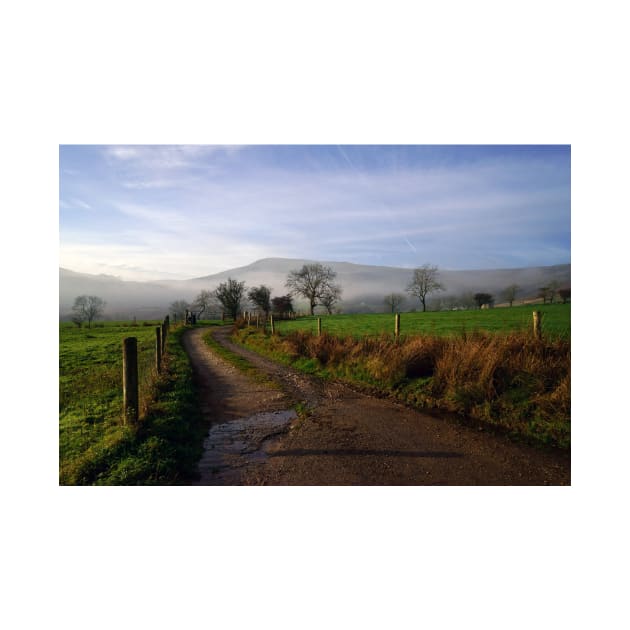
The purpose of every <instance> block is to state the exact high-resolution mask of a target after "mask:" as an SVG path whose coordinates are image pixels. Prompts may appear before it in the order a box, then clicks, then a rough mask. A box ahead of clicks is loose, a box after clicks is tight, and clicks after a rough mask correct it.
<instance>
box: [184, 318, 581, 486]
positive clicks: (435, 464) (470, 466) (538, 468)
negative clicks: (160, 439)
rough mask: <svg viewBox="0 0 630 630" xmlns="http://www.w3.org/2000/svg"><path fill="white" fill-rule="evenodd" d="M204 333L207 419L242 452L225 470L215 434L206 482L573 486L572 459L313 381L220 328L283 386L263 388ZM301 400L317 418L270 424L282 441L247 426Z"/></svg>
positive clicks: (192, 341)
mask: <svg viewBox="0 0 630 630" xmlns="http://www.w3.org/2000/svg"><path fill="white" fill-rule="evenodd" d="M205 332H206V330H204V329H195V330H192V331H190V333H187V334H186V335H185V336H184V340H185V342H184V343H185V346H186V348H187V350H189V346H190V350H189V354H190V356H191V361H192V362H193V367H194V369H195V374H196V376H197V378H198V382H199V383H200V386H201V394H202V399H203V400H204V402H203V404H204V413H205V412H206V411H207V413H208V414H209V417H210V419H211V421H212V423H213V426H214V427H216V426H222V425H225V424H227V423H232V427H233V428H234V431H233V432H231V433H230V431H228V433H230V435H229V436H228V438H227V442H228V443H229V441H230V440H232V443H236V447H237V448H236V449H233V451H232V453H231V454H230V455H229V456H226V457H224V460H222V462H223V464H225V465H224V466H219V465H218V464H217V463H216V460H217V458H216V457H215V459H213V454H212V453H213V451H215V454H216V447H214V448H212V445H211V442H212V440H211V439H210V438H211V437H212V436H211V435H210V434H211V433H212V431H213V428H212V427H211V429H210V433H209V438H208V439H207V440H206V442H207V448H206V452H205V455H204V458H205V459H204V458H202V462H201V463H200V473H201V480H200V482H199V483H228V484H270V485H569V484H570V467H571V466H570V455H569V454H566V453H557V452H545V451H541V450H539V449H535V448H532V447H528V446H525V445H521V444H515V443H513V442H511V441H510V440H509V439H508V438H507V437H504V436H497V435H492V434H489V433H487V432H485V431H481V430H475V429H473V428H470V427H468V426H462V425H458V424H457V423H454V422H451V421H448V420H445V419H442V418H436V417H433V416H430V415H427V414H425V413H421V412H419V411H416V410H414V409H410V408H408V407H406V406H404V405H402V404H400V403H397V402H394V401H391V400H388V399H381V398H375V397H372V396H368V395H366V394H363V393H360V392H357V391H355V390H353V389H351V388H350V387H347V386H345V385H343V384H341V383H336V382H328V381H322V380H320V379H317V378H315V377H310V376H306V375H304V374H301V373H298V372H296V371H295V370H292V369H291V368H288V367H286V366H283V365H280V364H278V363H275V362H273V361H270V360H269V359H266V358H264V357H261V356H260V355H258V354H256V353H254V352H252V351H251V350H248V349H246V348H243V347H241V346H239V345H237V344H234V343H233V342H231V341H230V340H229V335H230V328H229V327H222V328H217V329H215V330H214V332H213V336H214V338H215V339H216V340H217V341H218V342H219V343H220V344H222V345H223V346H224V347H226V348H228V349H229V350H231V351H232V352H234V353H236V354H238V355H240V356H242V357H244V358H245V359H247V360H248V361H249V362H250V363H251V364H253V365H254V366H255V367H256V368H257V369H258V370H260V371H261V372H263V373H264V374H266V375H268V376H269V377H270V378H271V379H273V381H274V382H275V383H277V384H278V389H276V390H270V389H269V388H261V386H260V385H259V384H257V383H256V382H255V381H253V380H252V379H248V378H247V377H245V376H244V375H243V374H242V373H240V372H238V371H237V370H236V368H234V367H233V366H231V365H229V364H227V363H226V362H225V361H223V360H222V359H219V357H218V356H217V355H216V354H215V353H214V352H212V351H211V350H210V348H209V347H208V346H207V345H206V344H205V343H204V342H203V341H202V340H201V336H202V334H205ZM199 343H201V344H202V345H203V347H202V348H200V347H199ZM199 355H202V356H199ZM204 379H205V381H204ZM204 382H205V386H204ZM263 390H264V391H263ZM297 402H300V403H302V404H303V405H305V406H307V408H308V409H309V412H308V414H307V415H306V417H302V418H298V419H295V416H292V417H291V418H289V419H287V418H284V424H281V426H276V427H275V428H270V427H269V426H267V427H266V429H265V430H266V431H267V433H266V436H270V435H271V434H272V433H275V434H276V437H274V438H273V439H267V437H265V435H262V436H261V435H260V433H259V434H258V436H256V431H255V430H254V429H252V427H251V422H244V423H243V422H242V421H243V419H247V418H249V417H253V416H255V415H256V414H263V415H264V414H265V413H270V412H272V413H273V412H276V413H277V412H278V411H282V410H284V411H287V410H288V409H290V407H291V406H293V405H295V403H297ZM241 405H243V407H242V408H241ZM245 410H246V411H245ZM234 422H236V424H234ZM239 422H241V424H239ZM254 424H255V421H254ZM263 425H264V422H263ZM215 431H217V433H220V430H219V429H215ZM263 433H264V431H263ZM215 439H216V436H215ZM246 444H249V445H250V446H249V448H251V447H252V445H255V444H258V445H259V446H260V445H262V446H261V447H260V448H258V449H254V450H253V451H251V452H250V453H249V455H248V456H246V455H247V453H246V451H247V450H248V447H247V445H246ZM241 446H242V448H241V451H238V447H241ZM213 468H214V473H212V474H210V473H211V472H212V470H213Z"/></svg>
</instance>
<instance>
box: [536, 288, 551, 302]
mask: <svg viewBox="0 0 630 630" xmlns="http://www.w3.org/2000/svg"><path fill="white" fill-rule="evenodd" d="M549 295H550V290H549V287H540V289H538V297H539V298H542V301H543V304H547V300H548V299H549Z"/></svg>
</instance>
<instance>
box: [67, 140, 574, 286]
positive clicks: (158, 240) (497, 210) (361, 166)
mask: <svg viewBox="0 0 630 630" xmlns="http://www.w3.org/2000/svg"><path fill="white" fill-rule="evenodd" d="M59 155H60V198H59V231H60V265H61V266H62V267H67V268H70V269H73V270H75V271H82V272H86V273H107V274H112V275H116V276H120V277H121V278H123V279H128V280H153V279H158V278H191V277H198V276H202V275H207V274H211V273H216V272H219V271H223V270H225V269H229V268H231V267H238V266H242V265H247V264H249V263H250V262H253V261H254V260H257V259H259V258H265V257H286V258H311V259H318V260H329V261H333V260H334V261H347V262H355V263H361V264H372V265H390V266H401V267H414V266H418V265H421V264H423V263H425V262H429V263H432V264H436V265H438V266H439V267H441V268H444V269H487V268H507V267H524V266H536V265H553V264H561V263H568V262H570V255H571V249H570V247H571V185H570V184H571V182H570V170H571V168H570V158H571V155H570V147H569V146H529V145H527V146H506V145H501V146H454V145H451V146H410V145H402V146H383V145H381V146H369V145H354V146H334V145H310V146H300V145H278V146H273V145H272V146H269V145H267V146H264V145H254V146H208V145H204V146H201V145H186V146H175V145H168V146H158V145H142V146H136V145H133V146H131V145H118V146H113V145H112V146H89V145H64V146H61V147H60V153H59Z"/></svg>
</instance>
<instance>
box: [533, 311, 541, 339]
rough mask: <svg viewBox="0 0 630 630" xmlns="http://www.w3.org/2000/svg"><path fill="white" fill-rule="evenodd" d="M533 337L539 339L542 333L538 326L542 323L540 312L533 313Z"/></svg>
mask: <svg viewBox="0 0 630 630" xmlns="http://www.w3.org/2000/svg"><path fill="white" fill-rule="evenodd" d="M533 315H534V337H536V339H540V338H541V337H542V331H541V328H540V325H541V323H542V313H541V312H540V311H534V313H533Z"/></svg>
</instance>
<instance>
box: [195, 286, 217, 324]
mask: <svg viewBox="0 0 630 630" xmlns="http://www.w3.org/2000/svg"><path fill="white" fill-rule="evenodd" d="M215 301H216V297H215V295H214V293H213V292H212V291H208V290H206V289H204V290H202V291H200V292H199V295H198V296H197V297H196V298H195V300H194V302H193V303H192V304H191V305H190V306H191V309H194V310H195V311H196V317H197V319H201V315H202V314H203V313H204V312H205V311H210V309H211V308H212V307H213V306H214V304H215Z"/></svg>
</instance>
